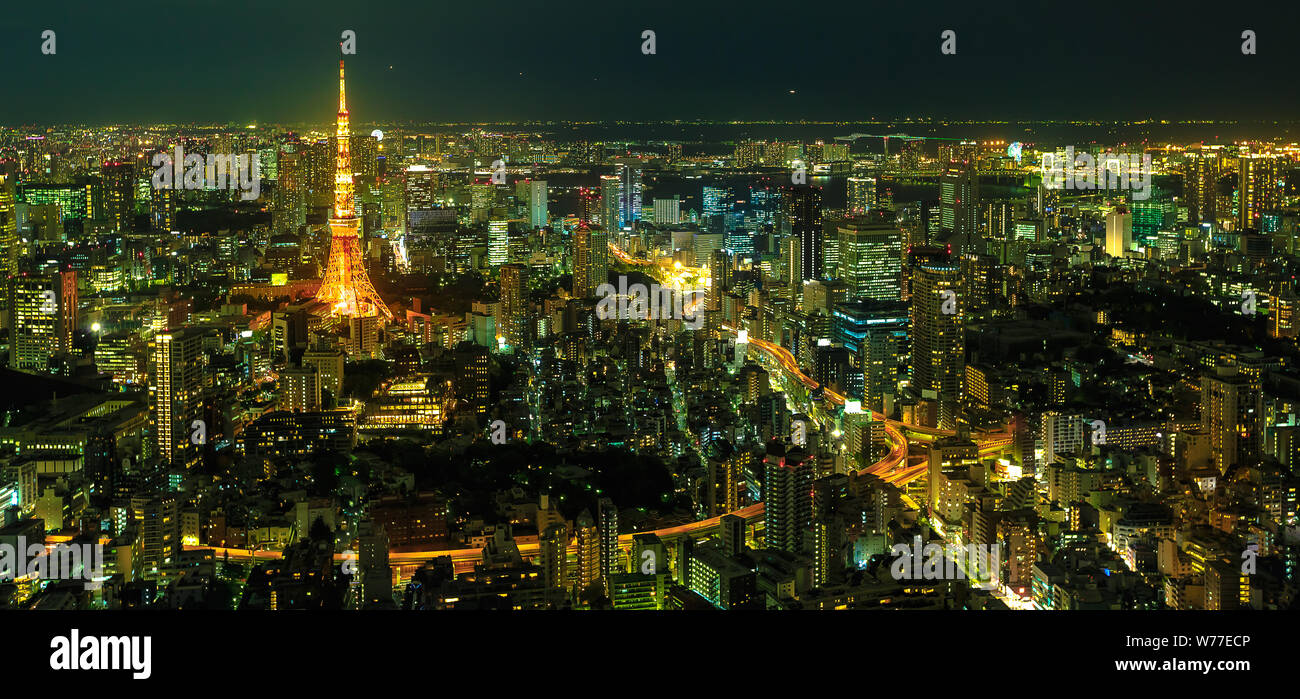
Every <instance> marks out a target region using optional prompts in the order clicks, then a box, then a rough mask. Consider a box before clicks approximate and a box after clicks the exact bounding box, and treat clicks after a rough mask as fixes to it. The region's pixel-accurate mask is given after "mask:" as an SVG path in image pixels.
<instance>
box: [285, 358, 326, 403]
mask: <svg viewBox="0 0 1300 699" xmlns="http://www.w3.org/2000/svg"><path fill="white" fill-rule="evenodd" d="M280 409H281V410H287V411H289V412H291V413H306V412H315V411H318V410H320V409H321V380H320V374H318V373H316V368H315V367H303V368H301V369H285V370H283V371H281V372H280Z"/></svg>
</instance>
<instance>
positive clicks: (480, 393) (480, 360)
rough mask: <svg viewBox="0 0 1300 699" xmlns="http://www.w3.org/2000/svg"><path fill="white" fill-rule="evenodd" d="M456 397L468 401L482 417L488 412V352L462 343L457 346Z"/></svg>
mask: <svg viewBox="0 0 1300 699" xmlns="http://www.w3.org/2000/svg"><path fill="white" fill-rule="evenodd" d="M455 363H456V397H457V398H460V399H461V400H465V401H468V402H469V403H470V405H472V406H473V408H474V413H475V414H476V415H478V416H480V417H482V416H485V415H487V410H488V396H489V393H488V391H489V383H488V363H489V362H488V350H487V348H486V347H483V346H482V345H476V344H474V343H472V342H462V343H460V344H459V345H457V346H456V353H455Z"/></svg>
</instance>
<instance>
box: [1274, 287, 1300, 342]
mask: <svg viewBox="0 0 1300 699" xmlns="http://www.w3.org/2000/svg"><path fill="white" fill-rule="evenodd" d="M1268 308H1269V318H1268V336H1269V337H1273V338H1280V337H1296V336H1297V335H1300V315H1298V314H1300V298H1297V297H1296V293H1295V290H1293V289H1292V288H1291V286H1290V285H1285V286H1283V287H1282V289H1281V290H1279V291H1278V292H1277V293H1275V294H1270V295H1269V297H1268Z"/></svg>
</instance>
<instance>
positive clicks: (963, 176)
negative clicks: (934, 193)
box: [939, 160, 983, 253]
mask: <svg viewBox="0 0 1300 699" xmlns="http://www.w3.org/2000/svg"><path fill="white" fill-rule="evenodd" d="M979 202H980V187H979V175H978V174H977V173H976V171H975V163H974V162H972V161H964V160H957V161H952V162H949V163H948V167H947V168H946V169H945V170H944V173H943V176H942V177H941V178H940V180H939V207H940V208H939V233H940V240H941V242H949V241H953V240H960V241H961V242H960V247H959V246H956V245H954V250H956V251H957V252H961V253H965V252H976V253H979V252H983V251H982V250H967V249H966V248H967V246H968V245H969V244H970V243H971V241H972V239H975V238H977V236H978V232H979V210H980V206H979Z"/></svg>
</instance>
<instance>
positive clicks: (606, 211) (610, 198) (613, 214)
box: [599, 175, 623, 231]
mask: <svg viewBox="0 0 1300 699" xmlns="http://www.w3.org/2000/svg"><path fill="white" fill-rule="evenodd" d="M622 187H623V184H622V181H621V180H619V178H618V176H616V175H601V176H600V222H599V223H600V225H601V227H603V228H604V229H605V230H607V231H617V230H618V229H619V227H620V226H621V225H622V224H621V222H620V221H619V216H620V215H621V213H620V210H619V201H620V200H621V197H622V194H621V193H620V192H621V191H622Z"/></svg>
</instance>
